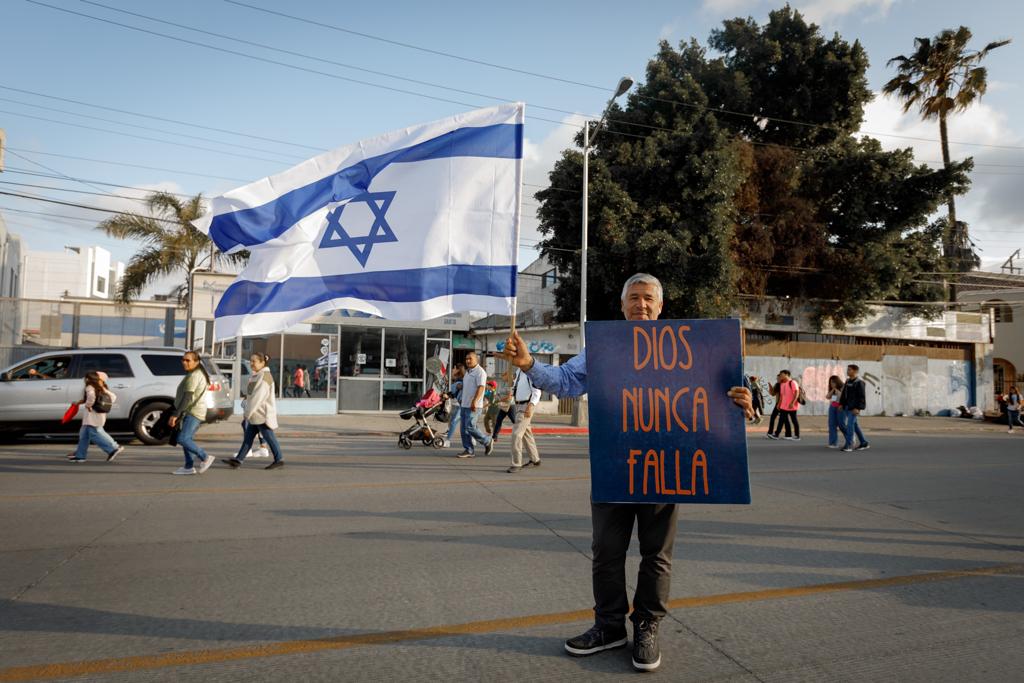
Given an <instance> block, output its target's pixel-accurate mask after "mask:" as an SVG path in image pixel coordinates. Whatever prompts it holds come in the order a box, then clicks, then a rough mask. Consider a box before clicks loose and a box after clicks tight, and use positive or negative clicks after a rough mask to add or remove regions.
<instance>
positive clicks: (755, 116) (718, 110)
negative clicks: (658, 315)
mask: <svg viewBox="0 0 1024 683" xmlns="http://www.w3.org/2000/svg"><path fill="white" fill-rule="evenodd" d="M82 2H88V3H89V4H98V3H95V2H92V0H82ZM224 2H226V3H228V4H231V5H237V6H239V7H244V8H247V9H250V10H255V11H257V12H263V13H265V14H269V15H273V16H278V17H281V18H284V19H290V20H292V21H297V22H300V23H304V24H308V25H311V26H317V27H319V28H323V29H328V30H331V31H338V32H341V33H347V34H349V35H355V36H360V37H362V38H367V39H369V40H375V41H378V42H381V43H387V44H390V45H395V46H398V47H404V48H408V49H410V50H418V51H420V52H424V53H427V54H433V55H438V56H441V57H447V58H449V59H454V60H458V61H462V62H467V63H470V64H477V65H480V66H486V67H489V68H492V69H500V70H502V71H508V72H511V73H518V74H523V75H526V76H533V77H535V78H542V79H545V80H549V81H555V82H558V83H567V84H570V85H578V86H581V87H584V88H590V89H591V90H599V91H601V92H604V93H606V92H608V90H609V88H608V86H607V85H596V84H594V83H585V82H583V81H579V80H574V79H571V78H565V77H562V76H555V75H553V74H546V73H540V72H536V71H530V70H527V69H520V68H517V67H513V66H508V65H504V64H496V63H494V62H489V61H486V60H482V59H476V58H473V57H467V56H464V55H457V54H453V53H451V52H445V51H444V50H435V49H433V48H428V47H425V46H422V45H414V44H412V43H407V42H403V41H399V40H392V39H390V38H385V37H383V36H379V35H374V34H371V33H366V32H364V31H356V30H354V29H350V28H346V27H344V26H338V25H336V24H328V23H325V22H322V21H316V20H313V19H308V18H305V17H300V16H297V15H294V14H288V13H286V12H281V11H279V10H272V9H268V8H265V7H260V6H258V5H252V4H249V3H247V2H241V1H240V0H224ZM634 96H635V97H637V98H638V99H642V100H647V101H650V102H662V103H665V104H675V105H679V106H683V107H688V108H692V109H697V110H701V111H709V112H712V113H714V114H728V115H730V116H739V117H743V118H746V119H751V120H758V121H771V122H773V123H785V124H789V125H796V126H805V127H809V128H820V129H825V130H832V131H834V130H835V128H834V127H833V126H831V125H829V124H824V123H816V122H811V121H799V120H796V119H787V118H781V117H777V116H767V115H764V114H759V113H754V112H741V111H735V110H731V109H726V108H724V107H713V106H710V105H704V104H695V103H693V102H684V101H682V100H676V99H670V98H663V97H654V96H651V95H641V94H639V93H636V94H634ZM532 106H535V107H536V106H538V105H532ZM590 118H595V119H596V118H598V117H596V116H595V117H590ZM858 133H859V134H863V135H873V136H877V137H892V138H899V139H904V140H918V141H923V142H939V141H938V140H937V139H935V138H922V137H916V136H912V135H900V134H897V133H878V132H872V131H858ZM948 142H949V143H950V144H957V145H970V146H975V147H992V148H997V149H1024V146H1021V145H994V144H987V143H979V142H964V141H959V140H957V141H954V140H950V141H948Z"/></svg>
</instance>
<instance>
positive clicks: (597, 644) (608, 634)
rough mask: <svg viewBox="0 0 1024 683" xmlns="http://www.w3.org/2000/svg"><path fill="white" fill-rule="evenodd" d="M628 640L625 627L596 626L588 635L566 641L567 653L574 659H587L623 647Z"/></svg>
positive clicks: (584, 634)
mask: <svg viewBox="0 0 1024 683" xmlns="http://www.w3.org/2000/svg"><path fill="white" fill-rule="evenodd" d="M627 640H628V639H627V638H626V627H625V626H620V627H618V628H601V627H600V626H598V625H596V624H595V625H594V626H593V627H592V628H591V629H590V630H589V631H587V632H586V633H583V634H581V635H578V636H576V637H575V638H570V639H569V640H567V641H565V651H566V652H568V653H569V654H571V655H572V656H573V657H586V656H587V655H593V654H597V653H598V652H602V651H604V650H613V649H615V648H617V647H622V646H623V645H625V644H626V642H627Z"/></svg>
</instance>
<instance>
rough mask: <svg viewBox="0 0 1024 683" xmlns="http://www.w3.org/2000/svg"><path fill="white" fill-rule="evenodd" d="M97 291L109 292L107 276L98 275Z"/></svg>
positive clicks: (101, 292)
mask: <svg viewBox="0 0 1024 683" xmlns="http://www.w3.org/2000/svg"><path fill="white" fill-rule="evenodd" d="M96 291H97V292H99V293H100V294H106V293H107V278H105V277H98V278H96Z"/></svg>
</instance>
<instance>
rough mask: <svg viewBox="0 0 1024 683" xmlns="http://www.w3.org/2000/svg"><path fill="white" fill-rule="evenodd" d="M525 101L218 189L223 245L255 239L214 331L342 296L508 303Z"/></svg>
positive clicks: (383, 305)
mask: <svg viewBox="0 0 1024 683" xmlns="http://www.w3.org/2000/svg"><path fill="white" fill-rule="evenodd" d="M524 110H525V106H524V105H523V104H522V103H516V104H507V105H500V106H497V107H491V108H488V109H479V110H477V111H472V112H469V113H466V114H461V115H459V116H454V117H452V118H448V119H444V120H441V121H436V122H434V123H428V124H424V125H420V126H414V127H411V128H406V129H404V130H400V131H395V132H392V133H387V134H385V135H381V136H379V137H375V138H371V139H369V140H364V141H362V142H358V143H356V144H354V145H349V146H347V147H342V148H340V149H336V150H333V151H330V152H326V153H324V154H321V155H319V156H317V157H314V158H312V159H309V160H308V161H304V162H302V163H301V164H299V165H297V166H295V167H294V168H291V169H289V170H287V171H284V172H283V173H280V174H278V175H275V176H271V177H269V178H264V179H262V180H258V181H256V182H254V183H251V184H249V185H246V186H245V187H241V188H239V189H237V190H232V191H231V192H227V193H225V194H224V195H222V196H220V197H217V198H215V199H213V200H212V202H211V211H210V212H209V213H207V214H206V215H204V216H203V217H202V218H200V219H198V220H196V221H195V226H196V227H197V228H198V229H199V230H201V231H203V232H205V233H207V234H208V235H209V236H210V238H211V239H212V240H213V241H214V243H215V244H216V245H217V247H218V248H219V249H220V250H221V251H223V252H226V253H231V252H236V251H239V250H243V249H247V250H249V252H250V253H251V257H250V259H249V263H248V265H247V266H246V268H245V269H244V270H243V271H242V272H241V273H240V274H239V276H238V279H236V280H235V282H233V283H232V284H231V286H230V287H228V289H227V290H226V291H225V292H224V295H223V297H222V298H221V301H220V303H219V304H218V306H217V309H216V314H215V315H216V323H217V324H216V336H217V340H218V341H219V340H222V339H229V338H232V337H235V336H237V335H255V334H269V333H273V332H280V331H282V330H284V329H286V328H288V327H290V326H291V325H294V324H296V323H299V322H301V321H303V320H305V319H306V318H309V317H311V316H314V315H317V314H319V313H323V312H325V311H330V310H334V309H339V308H341V309H349V310H357V311H364V312H366V313H370V314H373V315H378V316H381V317H383V318H388V319H392V320H429V319H431V318H436V317H438V316H442V315H447V314H450V313H454V312H457V311H467V310H474V311H485V312H487V313H498V314H502V315H510V314H511V313H512V312H513V310H514V302H515V294H516V272H517V268H516V261H517V253H518V249H517V246H518V245H517V242H518V238H519V220H520V201H521V198H522V165H523V118H524V113H525V111H524Z"/></svg>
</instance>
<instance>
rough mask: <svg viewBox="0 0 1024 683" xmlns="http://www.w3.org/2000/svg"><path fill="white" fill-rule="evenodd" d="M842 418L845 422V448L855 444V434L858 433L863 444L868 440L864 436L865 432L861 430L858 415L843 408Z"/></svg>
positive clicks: (858, 437) (858, 438)
mask: <svg viewBox="0 0 1024 683" xmlns="http://www.w3.org/2000/svg"><path fill="white" fill-rule="evenodd" d="M840 419H841V420H842V423H843V436H844V437H845V438H846V443H845V444H844V445H843V448H848V447H850V446H853V436H854V434H856V435H857V440H858V441H859V442H860V444H861V445H864V444H866V443H867V442H868V440H867V439H865V438H864V432H862V431H860V423H859V422H858V421H857V416H856V415H855V414H854V413H853V411H851V410H845V409H841V412H840Z"/></svg>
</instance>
